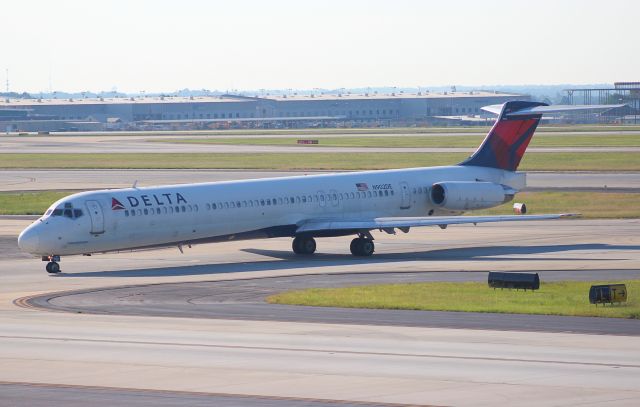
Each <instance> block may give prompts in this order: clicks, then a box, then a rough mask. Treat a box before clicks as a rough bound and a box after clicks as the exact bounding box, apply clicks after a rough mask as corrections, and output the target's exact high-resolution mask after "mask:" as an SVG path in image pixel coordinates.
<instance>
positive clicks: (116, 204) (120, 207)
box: [111, 198, 124, 211]
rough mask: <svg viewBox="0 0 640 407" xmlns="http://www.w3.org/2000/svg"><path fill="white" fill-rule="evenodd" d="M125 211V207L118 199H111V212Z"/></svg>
mask: <svg viewBox="0 0 640 407" xmlns="http://www.w3.org/2000/svg"><path fill="white" fill-rule="evenodd" d="M123 209H124V205H123V204H121V203H120V201H118V200H117V199H116V198H111V210H112V211H121V210H123Z"/></svg>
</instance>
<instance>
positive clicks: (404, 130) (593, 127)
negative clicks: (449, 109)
mask: <svg viewBox="0 0 640 407" xmlns="http://www.w3.org/2000/svg"><path fill="white" fill-rule="evenodd" d="M492 124H493V123H491V122H487V124H486V125H480V126H449V127H355V128H342V127H341V128H306V129H225V130H213V129H210V130H142V131H95V132H60V133H59V132H52V133H51V134H52V135H56V136H65V137H66V136H69V137H73V136H80V137H87V136H105V135H107V136H108V135H113V136H140V135H157V136H171V135H174V136H190V135H200V136H202V135H215V136H236V135H237V136H243V135H267V136H268V135H271V136H283V135H295V134H432V133H486V132H487V130H488V129H489V128H490V127H491V125H492ZM537 131H538V132H542V133H555V132H562V133H569V132H585V131H597V132H616V131H617V132H620V131H640V126H638V125H608V124H587V125H546V126H540V127H538V130H537ZM32 136H36V134H35V133H28V134H27V135H25V136H23V137H32Z"/></svg>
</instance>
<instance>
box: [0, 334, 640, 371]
mask: <svg viewBox="0 0 640 407" xmlns="http://www.w3.org/2000/svg"><path fill="white" fill-rule="evenodd" d="M0 339H21V340H35V341H56V342H87V343H109V344H121V345H156V346H180V347H194V348H218V349H240V350H257V351H275V352H301V353H302V352H307V353H328V354H338V355H363V356H393V357H408V358H425V359H454V360H479V361H488V362H515V363H541V364H558V365H574V366H597V367H613V368H620V367H628V368H632V369H640V365H634V364H625V363H600V362H571V361H562V360H545V359H517V358H496V357H486V356H453V355H434V354H426V353H394V352H364V351H348V350H338V349H313V348H307V349H303V348H284V347H271V346H244V345H219V344H218V345H217V344H204V343H180V342H150V341H121V340H116V339H81V338H60V337H58V338H55V337H38V336H18V335H16V336H14V335H0Z"/></svg>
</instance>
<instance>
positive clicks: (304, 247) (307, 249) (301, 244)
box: [292, 236, 316, 254]
mask: <svg viewBox="0 0 640 407" xmlns="http://www.w3.org/2000/svg"><path fill="white" fill-rule="evenodd" d="M292 247H293V252H294V253H295V254H313V253H315V251H316V240H315V239H314V238H312V237H310V236H298V237H296V238H295V239H293V244H292Z"/></svg>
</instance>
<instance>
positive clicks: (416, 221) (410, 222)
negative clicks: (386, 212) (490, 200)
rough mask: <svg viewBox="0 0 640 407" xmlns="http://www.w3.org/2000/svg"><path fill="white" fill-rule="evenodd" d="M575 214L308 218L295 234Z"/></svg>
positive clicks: (517, 219) (523, 219) (485, 221)
mask: <svg viewBox="0 0 640 407" xmlns="http://www.w3.org/2000/svg"><path fill="white" fill-rule="evenodd" d="M572 216H577V215H576V214H570V213H564V214H556V215H502V216H429V217H411V218H374V219H360V220H342V219H341V220H310V221H308V222H305V223H303V224H302V225H300V226H299V227H298V229H297V230H296V234H303V233H315V232H328V231H340V230H353V231H363V230H374V229H391V228H408V227H417V226H446V225H459V224H465V223H488V222H513V221H531V220H547V219H558V218H565V217H572Z"/></svg>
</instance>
